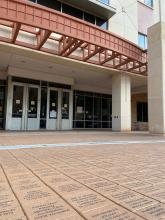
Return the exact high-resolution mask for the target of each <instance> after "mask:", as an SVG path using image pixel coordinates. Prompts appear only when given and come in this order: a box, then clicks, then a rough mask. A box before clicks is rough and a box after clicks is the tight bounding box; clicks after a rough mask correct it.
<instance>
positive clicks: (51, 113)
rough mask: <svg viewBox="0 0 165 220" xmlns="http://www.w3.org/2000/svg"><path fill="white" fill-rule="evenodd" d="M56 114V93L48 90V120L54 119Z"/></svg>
mask: <svg viewBox="0 0 165 220" xmlns="http://www.w3.org/2000/svg"><path fill="white" fill-rule="evenodd" d="M57 112H58V92H57V91H55V90H50V100H49V118H51V119H56V118H57Z"/></svg>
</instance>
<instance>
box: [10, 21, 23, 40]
mask: <svg viewBox="0 0 165 220" xmlns="http://www.w3.org/2000/svg"><path fill="white" fill-rule="evenodd" d="M20 28H21V24H20V23H14V25H13V29H12V39H11V42H12V43H13V44H14V43H15V42H16V39H17V37H18V34H19V31H20Z"/></svg>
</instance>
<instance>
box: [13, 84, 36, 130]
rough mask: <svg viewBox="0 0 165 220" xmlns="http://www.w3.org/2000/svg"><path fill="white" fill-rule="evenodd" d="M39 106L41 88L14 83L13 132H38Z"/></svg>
mask: <svg viewBox="0 0 165 220" xmlns="http://www.w3.org/2000/svg"><path fill="white" fill-rule="evenodd" d="M39 104H40V103H39V87H37V86H32V85H26V84H21V83H14V84H13V102H12V119H11V120H12V121H11V130H38V129H39V117H40V114H39Z"/></svg>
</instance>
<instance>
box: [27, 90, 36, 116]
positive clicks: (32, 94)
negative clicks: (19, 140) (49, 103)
mask: <svg viewBox="0 0 165 220" xmlns="http://www.w3.org/2000/svg"><path fill="white" fill-rule="evenodd" d="M28 97H29V103H28V118H37V110H38V88H32V87H29V94H28Z"/></svg>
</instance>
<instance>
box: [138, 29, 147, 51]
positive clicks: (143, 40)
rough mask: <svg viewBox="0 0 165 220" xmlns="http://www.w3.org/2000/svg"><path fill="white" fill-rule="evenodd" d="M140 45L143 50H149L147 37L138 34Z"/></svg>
mask: <svg viewBox="0 0 165 220" xmlns="http://www.w3.org/2000/svg"><path fill="white" fill-rule="evenodd" d="M138 44H139V46H140V47H142V48H143V49H147V47H148V42H147V35H144V34H141V33H139V34H138Z"/></svg>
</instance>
